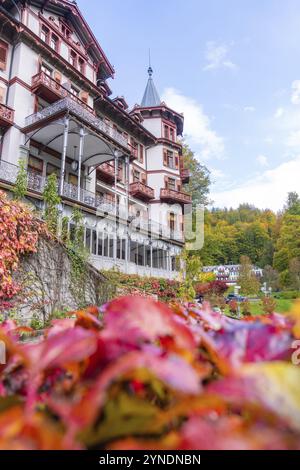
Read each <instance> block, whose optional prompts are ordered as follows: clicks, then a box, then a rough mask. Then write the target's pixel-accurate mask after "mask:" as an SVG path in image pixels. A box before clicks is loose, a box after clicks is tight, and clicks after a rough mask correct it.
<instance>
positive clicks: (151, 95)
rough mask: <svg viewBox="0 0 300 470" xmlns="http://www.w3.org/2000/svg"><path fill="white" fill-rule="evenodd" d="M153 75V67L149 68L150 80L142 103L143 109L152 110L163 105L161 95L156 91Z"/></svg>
mask: <svg viewBox="0 0 300 470" xmlns="http://www.w3.org/2000/svg"><path fill="white" fill-rule="evenodd" d="M152 74H153V70H152V68H151V67H149V68H148V75H149V78H148V82H147V86H146V89H145V92H144V96H143V99H142V102H141V107H142V108H148V107H149V108H152V107H154V106H159V105H160V103H161V101H160V97H159V94H158V92H157V90H156V87H155V85H154V82H153V79H152Z"/></svg>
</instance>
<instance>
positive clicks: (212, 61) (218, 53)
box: [203, 41, 237, 70]
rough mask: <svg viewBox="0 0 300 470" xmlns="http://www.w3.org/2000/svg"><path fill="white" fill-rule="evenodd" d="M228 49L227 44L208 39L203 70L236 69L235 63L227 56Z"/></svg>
mask: <svg viewBox="0 0 300 470" xmlns="http://www.w3.org/2000/svg"><path fill="white" fill-rule="evenodd" d="M229 51H230V48H229V46H228V45H226V44H224V43H221V44H218V43H216V42H215V41H208V42H207V43H206V50H205V59H206V61H207V64H206V65H205V67H204V68H203V70H216V69H220V68H228V69H236V68H237V65H236V64H235V63H234V62H232V61H231V60H230V59H229V57H228V55H229Z"/></svg>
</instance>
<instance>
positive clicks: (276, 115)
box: [274, 108, 284, 119]
mask: <svg viewBox="0 0 300 470" xmlns="http://www.w3.org/2000/svg"><path fill="white" fill-rule="evenodd" d="M283 113H284V109H283V108H277V109H276V111H275V113H274V117H275V118H276V119H279V118H281V116H282V115H283Z"/></svg>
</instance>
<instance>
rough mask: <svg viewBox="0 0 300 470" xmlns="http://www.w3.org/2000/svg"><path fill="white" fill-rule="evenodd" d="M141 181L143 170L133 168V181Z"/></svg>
mask: <svg viewBox="0 0 300 470" xmlns="http://www.w3.org/2000/svg"><path fill="white" fill-rule="evenodd" d="M140 181H141V172H140V171H138V170H133V182H134V183H138V182H140Z"/></svg>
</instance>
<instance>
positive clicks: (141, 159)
mask: <svg viewBox="0 0 300 470" xmlns="http://www.w3.org/2000/svg"><path fill="white" fill-rule="evenodd" d="M140 162H141V163H144V146H143V145H142V144H140Z"/></svg>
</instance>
